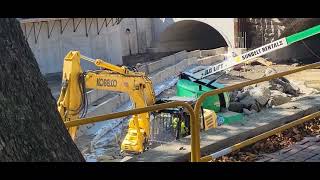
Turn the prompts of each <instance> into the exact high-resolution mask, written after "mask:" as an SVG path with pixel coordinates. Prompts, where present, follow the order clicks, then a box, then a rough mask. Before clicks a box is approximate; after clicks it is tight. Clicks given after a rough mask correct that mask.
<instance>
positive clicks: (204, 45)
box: [159, 20, 228, 52]
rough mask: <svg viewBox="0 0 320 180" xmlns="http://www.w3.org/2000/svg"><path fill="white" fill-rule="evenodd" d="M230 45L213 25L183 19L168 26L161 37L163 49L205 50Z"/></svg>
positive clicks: (160, 41) (160, 43) (160, 44)
mask: <svg viewBox="0 0 320 180" xmlns="http://www.w3.org/2000/svg"><path fill="white" fill-rule="evenodd" d="M226 46H228V44H227V42H226V40H225V39H224V37H223V36H222V35H221V34H220V33H219V32H218V31H217V30H216V29H215V28H213V27H212V26H210V25H208V24H206V23H203V22H200V21H196V20H183V21H179V22H176V23H174V24H172V25H170V26H168V27H167V28H166V29H165V30H164V31H163V32H162V33H161V34H160V38H159V47H160V49H162V51H166V52H169V51H172V52H173V51H181V50H187V51H192V50H198V49H200V50H202V49H203V50H205V49H215V48H219V47H226Z"/></svg>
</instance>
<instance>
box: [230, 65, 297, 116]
mask: <svg viewBox="0 0 320 180" xmlns="http://www.w3.org/2000/svg"><path fill="white" fill-rule="evenodd" d="M276 73H277V71H276V70H275V69H272V68H267V69H266V70H265V74H264V75H265V76H270V75H272V74H276ZM300 94H302V92H301V90H300V88H299V87H298V86H296V85H295V84H293V83H291V82H290V81H289V80H288V79H286V78H284V77H281V78H277V79H273V80H271V81H269V82H263V83H259V84H256V85H254V86H248V87H245V88H243V89H241V90H237V91H234V92H232V93H231V94H230V106H229V110H230V111H234V112H239V113H244V114H246V115H249V114H252V113H256V112H260V111H261V109H262V108H263V107H267V108H272V107H274V106H278V105H281V104H284V103H287V102H289V101H291V100H292V99H293V98H295V97H298V96H299V95H300Z"/></svg>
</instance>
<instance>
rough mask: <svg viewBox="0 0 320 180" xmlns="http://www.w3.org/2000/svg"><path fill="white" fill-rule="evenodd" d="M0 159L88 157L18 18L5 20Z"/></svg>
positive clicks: (0, 29) (0, 54)
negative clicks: (63, 115) (69, 126)
mask: <svg viewBox="0 0 320 180" xmlns="http://www.w3.org/2000/svg"><path fill="white" fill-rule="evenodd" d="M0 161H84V158H83V156H82V154H81V152H80V151H79V150H78V148H77V146H76V145H75V143H74V142H73V141H72V139H71V137H70V135H69V133H68V131H67V130H66V128H65V127H64V124H63V121H62V120H61V117H60V115H59V113H58V111H57V105H56V102H55V99H54V98H53V96H52V95H51V92H50V89H49V88H48V86H47V83H46V81H45V79H44V78H43V76H42V74H41V72H40V70H39V67H38V64H37V62H36V59H35V57H34V55H33V53H32V51H31V49H30V47H29V45H28V43H27V41H26V40H25V37H24V36H23V33H22V30H21V27H20V24H19V22H18V21H17V20H16V19H13V18H0Z"/></svg>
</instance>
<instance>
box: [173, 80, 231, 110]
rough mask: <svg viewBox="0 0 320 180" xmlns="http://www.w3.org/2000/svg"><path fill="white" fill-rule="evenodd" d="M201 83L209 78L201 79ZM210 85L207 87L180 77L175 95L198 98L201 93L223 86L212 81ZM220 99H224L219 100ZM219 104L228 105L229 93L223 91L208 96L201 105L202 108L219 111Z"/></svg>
mask: <svg viewBox="0 0 320 180" xmlns="http://www.w3.org/2000/svg"><path fill="white" fill-rule="evenodd" d="M201 81H202V82H203V83H208V82H209V80H207V79H203V80H201ZM210 86H211V87H214V88H209V87H207V86H204V85H201V84H198V83H195V82H192V81H189V80H186V79H180V80H179V81H178V83H177V86H176V87H177V96H180V97H194V98H199V97H200V96H201V95H202V94H203V93H205V92H208V91H212V90H213V89H217V88H223V87H224V86H223V85H222V84H219V83H216V82H213V83H211V84H210ZM220 101H224V102H225V103H223V102H220ZM221 106H225V107H226V108H228V107H229V93H228V92H225V93H223V94H221V95H220V97H219V95H215V96H210V97H208V98H207V99H206V100H205V101H204V102H203V104H202V107H203V108H204V109H210V110H213V111H215V112H220V110H221Z"/></svg>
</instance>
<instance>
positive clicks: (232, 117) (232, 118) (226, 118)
mask: <svg viewBox="0 0 320 180" xmlns="http://www.w3.org/2000/svg"><path fill="white" fill-rule="evenodd" d="M218 116H221V117H223V124H232V123H234V122H238V121H242V120H244V116H243V114H242V113H237V112H232V111H227V112H223V113H218Z"/></svg>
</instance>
